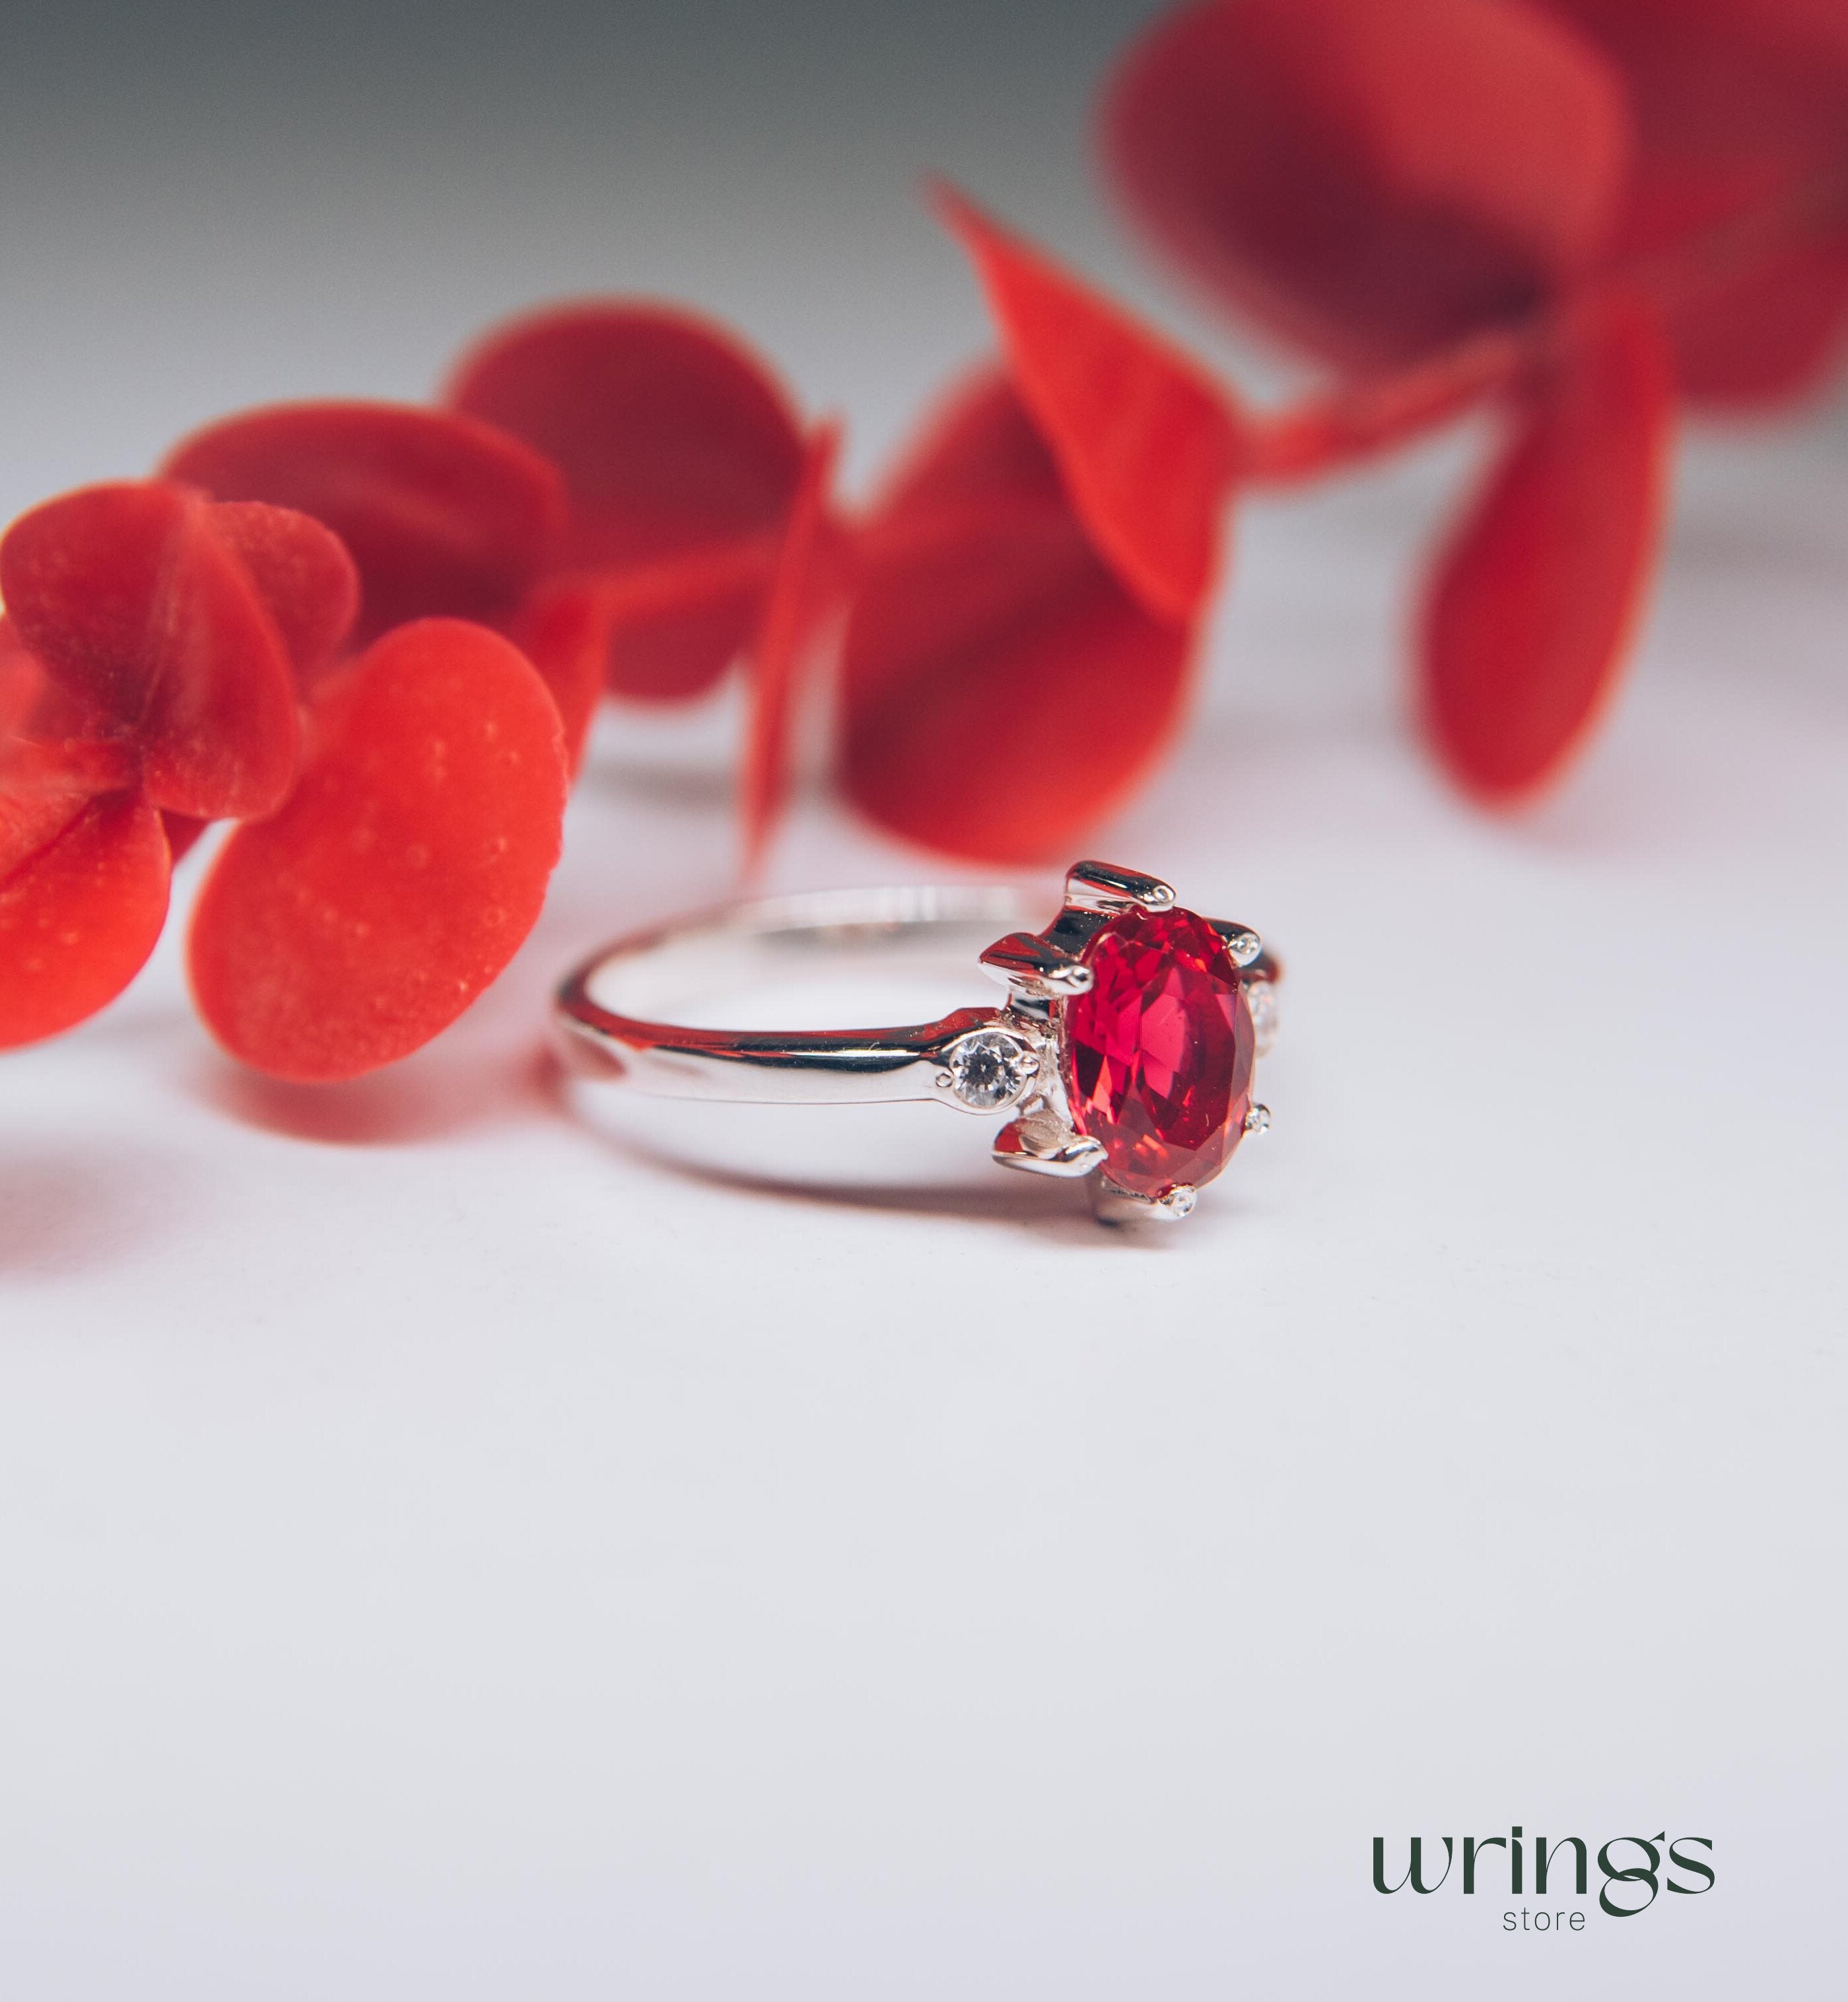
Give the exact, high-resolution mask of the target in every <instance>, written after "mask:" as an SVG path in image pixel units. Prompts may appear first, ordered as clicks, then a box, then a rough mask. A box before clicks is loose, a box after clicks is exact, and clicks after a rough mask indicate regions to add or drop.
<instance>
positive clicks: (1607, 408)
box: [1421, 302, 1674, 804]
mask: <svg viewBox="0 0 1848 2002" xmlns="http://www.w3.org/2000/svg"><path fill="white" fill-rule="evenodd" d="M1673 434H1674V396H1673V381H1672V361H1671V358H1670V356H1669V354H1668V348H1667V346H1666V344H1665V340H1664V338H1663V336H1662V334H1661V330H1660V328H1659V326H1658V324H1657V323H1656V322H1655V321H1654V319H1653V318H1652V317H1651V316H1650V315H1649V314H1648V313H1647V312H1644V310H1642V309H1641V308H1636V307H1630V306H1627V305H1623V303H1621V302H1618V303H1616V304H1613V305H1611V306H1610V307H1609V308H1608V309H1606V310H1605V311H1604V312H1603V313H1602V315H1601V316H1600V318H1599V321H1598V323H1596V324H1595V325H1592V326H1588V327H1587V328H1586V329H1585V330H1584V331H1583V333H1582V335H1581V339H1580V340H1579V341H1578V343H1577V344H1575V345H1574V349H1573V351H1571V353H1570V354H1568V355H1567V357H1566V358H1564V359H1563V360H1562V361H1560V364H1559V365H1558V367H1557V369H1556V370H1555V371H1553V373H1552V374H1551V375H1550V377H1549V378H1547V379H1546V380H1545V381H1544V382H1541V383H1540V384H1539V385H1537V386H1536V389H1535V390H1534V392H1533V394H1532V398H1531V399H1530V401H1529V404H1528V406H1527V408H1526V409H1525V411H1524V413H1522V417H1521V419H1520V422H1519V427H1518V431H1517V432H1516V434H1515V439H1514V441H1513V443H1512V445H1511V447H1510V448H1509V449H1508V452H1507V454H1506V455H1505V458H1504V459H1502V461H1501V463H1500V464H1499V465H1498V466H1497V467H1496V468H1495V469H1494V473H1493V474H1492V476H1491V479H1490V480H1489V483H1488V485H1487V488H1486V490H1484V493H1483V494H1481V495H1480V496H1479V497H1478V498H1477V501H1475V503H1474V504H1473V507H1472V508H1471V509H1470V511H1469V513H1468V514H1466V517H1465V518H1464V520H1463V525H1462V527H1461V529H1460V531H1459V533H1458V535H1456V538H1455V539H1454V540H1453V542H1452V545H1451V546H1450V548H1449V550H1448V551H1447V552H1446V553H1445V556H1444V558H1443V560H1442V563H1441V564H1440V566H1439V567H1438V571H1437V574H1436V577H1435V581H1434V585H1433V588H1432V591H1431V597H1430V600H1429V603H1428V607H1427V610H1426V616H1425V623H1424V646H1423V657H1422V672H1423V682H1422V689H1421V694H1422V699H1423V708H1424V717H1425V720H1426V724H1427V727H1428V730H1429V731H1430V734H1431V738H1432V740H1433V741H1434V743H1435V745H1436V748H1437V750H1438V755H1439V756H1440V757H1441V758H1442V759H1443V761H1444V763H1445V766H1446V767H1447V768H1448V769H1449V771H1450V773H1451V775H1452V776H1453V777H1454V778H1455V779H1456V781H1457V783H1459V785H1461V786H1462V787H1464V788H1465V790H1467V791H1469V792H1470V793H1473V794H1475V795H1476V796H1477V797H1479V798H1481V799H1484V800H1488V801H1491V802H1492V803H1496V804H1507V803H1512V802H1515V801H1518V800H1522V799H1523V798H1525V797H1529V796H1530V795H1532V793H1536V791H1538V790H1540V789H1542V788H1543V787H1545V786H1546V784H1548V783H1550V781H1552V780H1555V779H1557V777H1559V776H1560V775H1561V774H1562V773H1564V770H1565V769H1566V768H1567V766H1568V765H1569V763H1570V762H1571V759H1572V757H1573V755H1574V753H1575V752H1577V751H1578V748H1580V747H1581V745H1583V744H1584V742H1585V740H1586V738H1588V735H1589V734H1590V732H1591V731H1592V729H1593V727H1595V724H1596V722H1597V720H1598V718H1599V716H1600V715H1601V714H1602V711H1603V710H1604V709H1605V707H1606V705H1607V704H1608V703H1609V701H1610V700H1611V699H1612V696H1613V694H1614V692H1615V690H1616V684H1617V681H1618V678H1619V675H1620V671H1621V669H1622V667H1623V660H1624V656H1625V654H1626V652H1627V648H1628V645H1629V642H1630V637H1631V636H1632V633H1633V632H1634V627H1635V625H1636V622H1637V616H1638V614H1639V612H1640V610H1641V606H1642V604H1643V602H1644V598H1645V596H1646V594H1647V591H1648V584H1649V582H1650V579H1651V574H1652V570H1653V568H1654V557H1655V553H1656V549H1657V546H1658V542H1659V540H1660V536H1661V522H1662V515H1663V508H1664V503H1665V497H1666V492H1667V487H1668V459H1669V452H1670V447H1671V445H1672V439H1673Z"/></svg>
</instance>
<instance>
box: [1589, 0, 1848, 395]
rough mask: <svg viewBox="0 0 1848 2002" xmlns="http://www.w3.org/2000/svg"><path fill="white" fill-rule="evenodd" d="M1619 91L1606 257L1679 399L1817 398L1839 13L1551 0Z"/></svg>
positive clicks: (1838, 99)
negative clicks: (1657, 324) (1638, 285)
mask: <svg viewBox="0 0 1848 2002" xmlns="http://www.w3.org/2000/svg"><path fill="white" fill-rule="evenodd" d="M1549 4H1550V7H1551V10H1552V12H1554V13H1555V14H1557V16H1560V18H1561V19H1564V20H1566V21H1568V22H1570V23H1571V24H1572V25H1573V26H1574V27H1575V28H1577V29H1578V30H1580V31H1581V33H1583V34H1584V35H1585V37H1588V40H1590V42H1591V43H1592V44H1594V45H1595V47H1596V48H1597V50H1598V51H1599V54H1601V55H1602V57H1603V58H1605V60H1606V61H1607V62H1608V63H1609V65H1611V66H1612V67H1613V69H1614V71H1615V72H1616V75H1618V76H1619V77H1620V78H1621V81H1622V84H1623V91H1624V95H1625V98H1626V100H1627V104H1628V106H1629V110H1630V117H1631V119H1632V122H1633V125H1634V132H1635V148H1634V169H1633V172H1632V173H1631V176H1630V183H1629V185H1628V188H1627V194H1626V199H1625V201H1624V203H1623V208H1622V211H1621V213H1620V218H1619V221H1618V224H1617V227H1616V232H1615V235H1614V237H1613V242H1612V244H1611V246H1610V260H1611V262H1612V263H1613V265H1614V266H1615V267H1616V268H1617V269H1618V270H1629V271H1631V272H1634V273H1635V274H1637V275H1638V276H1639V277H1647V278H1648V281H1650V282H1651V285H1652V287H1653V290H1654V295H1655V297H1656V298H1657V299H1658V304H1659V305H1660V306H1661V309H1662V311H1663V312H1664V313H1665V317H1666V319H1667V321H1668V330H1669V333H1670V336H1671V338H1672V341H1673V344H1674V349H1675V376H1676V380H1677V382H1678V383H1679V387H1680V389H1681V392H1682V394H1683V395H1684V396H1686V397H1688V398H1689V399H1690V400H1691V401H1693V402H1695V403H1701V404H1707V405H1711V406H1715V407H1717V408H1722V409H1737V408H1752V407H1756V406H1763V405H1767V404H1776V403H1781V402H1784V401H1787V400H1788V399H1790V398H1791V397H1792V396H1799V395H1801V394H1802V393H1803V392H1805V391H1806V390H1808V389H1811V388H1812V387H1813V386H1815V385H1816V384H1817V383H1818V382H1820V380H1821V379H1822V377H1823V376H1824V375H1825V373H1826V372H1827V371H1829V368H1831V366H1832V364H1834V363H1835V362H1836V361H1838V360H1839V357H1840V354H1841V351H1842V347H1843V340H1844V338H1845V337H1848V6H1844V5H1843V4H1842V0H1549Z"/></svg>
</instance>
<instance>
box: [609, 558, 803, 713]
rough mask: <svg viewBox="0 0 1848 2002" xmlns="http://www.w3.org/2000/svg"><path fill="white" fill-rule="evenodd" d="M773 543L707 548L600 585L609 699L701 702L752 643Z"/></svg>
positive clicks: (626, 572)
mask: <svg viewBox="0 0 1848 2002" xmlns="http://www.w3.org/2000/svg"><path fill="white" fill-rule="evenodd" d="M778 541H779V538H778V537H777V536H776V535H774V534H772V533H765V534H762V535H746V536H742V537H740V538H738V539H736V540H734V541H732V542H708V543H706V544H703V546H700V547H699V548H698V549H689V550H687V551H686V552H685V553H683V554H681V555H678V556H663V557H661V558H659V559H658V560H657V561H655V562H653V563H644V564H642V565H640V567H637V568H636V569H634V570H624V571H622V572H621V573H619V574H612V575H609V576H608V577H606V578H605V581H602V582H601V583H599V584H598V585H597V586H596V587H595V591H596V600H597V604H598V607H599V609H600V610H601V614H602V617H603V625H604V643H605V652H606V656H607V657H606V661H605V669H606V673H607V676H608V685H609V690H610V692H611V694H612V695H615V696H621V697H622V699H623V700H624V701H626V702H643V703H662V702H690V701H692V699H694V698H695V697H696V696H701V695H703V694H704V693H705V692H706V690H707V689H710V687H711V686H712V685H713V683H714V682H716V681H717V679H718V678H719V677H720V675H722V674H723V673H724V671H725V670H726V668H728V667H729V666H730V664H731V663H732V662H733V661H735V660H736V659H737V657H738V656H739V654H741V653H742V652H743V651H744V647H745V645H746V644H747V643H748V640H750V637H751V633H752V631H753V630H754V629H755V626H756V624H757V621H758V616H759V615H760V613H761V611H762V605H763V595H764V592H765V589H766V588H767V587H768V585H769V581H770V574H771V571H772V569H773V567H775V564H776V550H777V545H778Z"/></svg>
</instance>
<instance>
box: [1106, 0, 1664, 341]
mask: <svg viewBox="0 0 1848 2002" xmlns="http://www.w3.org/2000/svg"><path fill="white" fill-rule="evenodd" d="M1105 140H1106V145H1107V153H1108V156H1109V159H1110V162H1111V166H1112V168H1113V169H1114V174H1115V177H1116V179H1117V181H1118V184H1119V186H1120V187H1121V189H1122V190H1123V193H1124V196H1125V197H1126V198H1127V200H1128V204H1129V206H1130V208H1131V212H1132V213H1133V214H1134V215H1135V217H1136V218H1137V219H1138V221H1141V222H1142V224H1143V225H1145V226H1146V228H1148V229H1149V232H1150V233H1151V235H1152V236H1153V237H1154V239H1156V241H1157V242H1159V244H1161V245H1162V246H1163V248H1164V249H1166V250H1167V251H1168V252H1169V253H1170V255H1171V256H1173V257H1174V258H1175V259H1176V260H1177V261H1178V262H1179V263H1180V265H1181V266H1182V267H1184V268H1185V269H1186V270H1188V271H1189V272H1190V273H1191V274H1193V275H1194V277H1197V278H1198V279H1200V280H1201V281H1204V282H1205V284H1206V285H1207V286H1208V288H1210V289H1211V291H1212V292H1213V293H1214V294H1215V295H1217V296H1218V297H1219V298H1221V299H1222V300H1225V301H1228V302H1231V303H1233V304H1234V305H1237V306H1238V307H1240V308H1241V309H1243V310H1245V311H1247V312H1253V313H1254V314H1256V315H1257V316H1258V317H1259V318H1260V319H1264V320H1265V321H1267V323H1269V324H1270V325H1271V326H1273V327H1274V328H1275V329H1276V330H1278V331H1279V332H1281V333H1283V334H1285V336H1287V337H1289V338H1291V339H1292V340H1297V341H1299V342H1300V343H1302V344H1303V345H1305V346H1306V347H1309V349H1311V350H1312V351H1314V352H1316V353H1318V354H1322V355H1323V356H1325V357H1327V358H1329V359H1330V360H1333V361H1337V362H1339V363H1341V364H1344V365H1358V366H1366V365H1377V364H1386V363H1391V362H1393V361H1400V360H1403V359H1405V358H1408V357H1410V356H1411V355H1414V354H1417V353H1419V352H1420V351H1422V350H1424V349H1425V348H1428V347H1432V346H1435V345H1436V344H1438V343H1441V342H1442V341H1445V340H1450V339H1453V338H1455V337H1457V336H1458V335H1459V334H1462V333H1466V332H1467V331H1468V330H1470V329H1471V328H1473V327H1475V326H1479V325H1480V324H1482V323H1484V322H1485V321H1488V320H1492V319H1498V318H1503V317H1506V316H1511V315H1513V314H1516V313H1519V312H1522V311H1524V310H1525V309H1528V308H1529V307H1530V306H1532V305H1533V304H1535V303H1536V302H1537V301H1538V300H1539V298H1542V297H1543V296H1544V295H1546V293H1547V292H1548V291H1550V290H1551V289H1552V288H1554V287H1556V286H1557V285H1558V284H1560V283H1561V282H1562V281H1567V280H1570V279H1571V278H1574V277H1577V276H1578V275H1579V274H1581V273H1583V272H1584V271H1585V270H1588V268H1589V267H1591V266H1592V263H1594V262H1595V260H1596V259H1597V258H1598V257H1599V256H1600V255H1601V253H1602V252H1603V250H1604V249H1605V248H1606V245H1607V243H1608V242H1609V238H1610V235H1611V232H1612V231H1613V227H1614V225H1615V223H1616V217H1617V213H1618V207H1619V203H1620V197H1621V195H1622V194H1623V187H1624V181H1625V176H1626V173H1627V166H1628V160H1629V152H1630V127H1629V120H1628V114H1627V108H1626V106H1625V103H1624V99H1623V92H1622V89H1621V86H1620V83H1619V81H1618V78H1617V77H1616V74H1615V72H1613V69H1612V68H1611V67H1610V65H1609V63H1608V62H1607V61H1606V60H1605V59H1604V58H1602V56H1601V55H1600V54H1599V52H1598V51H1596V50H1595V48H1594V47H1592V44H1589V43H1588V42H1587V41H1585V40H1584V39H1583V38H1582V37H1580V36H1579V35H1578V34H1577V33H1574V31H1573V30H1571V29H1570V28H1569V27H1567V26H1565V25H1564V24H1563V23H1560V22H1559V21H1557V19H1554V18H1553V17H1552V16H1550V15H1549V14H1548V13H1547V12H1546V11H1545V10H1544V9H1543V8H1542V7H1541V6H1539V5H1537V4H1529V0H1396V4H1394V5H1390V6H1386V5H1381V4H1380V0H1208V4H1206V5H1197V6H1193V7H1189V8H1186V9H1183V10H1181V11H1180V12H1178V13H1176V14H1173V15H1171V16H1167V17H1166V18H1164V19H1162V20H1160V21H1159V22H1158V23H1156V26H1154V27H1153V28H1152V30H1150V31H1149V33H1147V34H1146V35H1145V37H1143V38H1142V40H1140V41H1139V42H1138V43H1137V44H1135V46H1134V47H1132V48H1131V51H1130V53H1129V54H1128V58H1126V60H1125V61H1124V65H1123V66H1122V68H1121V70H1120V71H1119V72H1118V75H1117V77H1116V78H1115V80H1114V85H1113V88H1112V89H1111V93H1110V97H1109V100H1108V103H1107V106H1106V114H1105Z"/></svg>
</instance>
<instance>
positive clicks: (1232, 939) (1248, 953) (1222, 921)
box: [1212, 918, 1264, 966]
mask: <svg viewBox="0 0 1848 2002" xmlns="http://www.w3.org/2000/svg"><path fill="white" fill-rule="evenodd" d="M1212 925H1213V929H1214V930H1215V931H1216V932H1217V933H1219V936H1220V937H1221V938H1222V939H1223V940H1225V941H1226V950H1227V951H1228V952H1229V953H1230V954H1231V955H1232V963H1233V965H1234V966H1249V965H1250V964H1251V962H1252V961H1254V959H1256V958H1257V956H1258V954H1260V952H1262V951H1263V950H1264V940H1262V939H1261V938H1260V937H1259V936H1258V935H1257V933H1256V932H1254V930H1252V929H1251V928H1250V926H1249V925H1239V924H1234V923H1233V921H1232V919H1230V918H1215V919H1213V921H1212Z"/></svg>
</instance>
